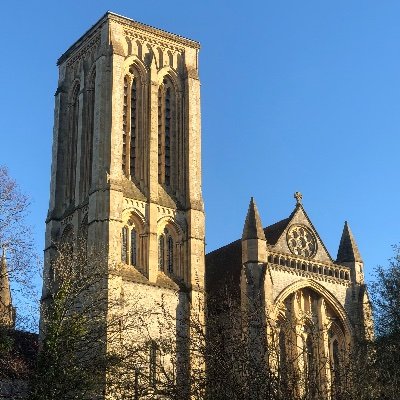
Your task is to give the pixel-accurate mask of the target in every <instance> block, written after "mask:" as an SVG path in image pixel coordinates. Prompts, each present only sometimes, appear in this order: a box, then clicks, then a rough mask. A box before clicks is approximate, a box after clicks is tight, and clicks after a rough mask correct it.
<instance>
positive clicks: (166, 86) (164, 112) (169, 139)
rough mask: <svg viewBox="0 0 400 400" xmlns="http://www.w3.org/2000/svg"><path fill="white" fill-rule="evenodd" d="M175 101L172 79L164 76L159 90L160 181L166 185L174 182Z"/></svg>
mask: <svg viewBox="0 0 400 400" xmlns="http://www.w3.org/2000/svg"><path fill="white" fill-rule="evenodd" d="M175 101H176V99H175V89H174V86H173V84H172V81H171V80H170V79H169V78H164V80H163V84H162V85H161V86H160V88H159V90H158V181H159V183H162V184H165V185H166V186H170V185H171V184H172V173H173V171H172V168H173V163H172V152H173V143H174V138H175V120H174V118H175Z"/></svg>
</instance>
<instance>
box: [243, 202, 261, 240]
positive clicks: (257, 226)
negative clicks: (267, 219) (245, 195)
mask: <svg viewBox="0 0 400 400" xmlns="http://www.w3.org/2000/svg"><path fill="white" fill-rule="evenodd" d="M248 239H261V240H265V234H264V230H263V228H262V223H261V218H260V215H259V213H258V209H257V206H256V203H255V201H254V198H253V197H252V198H251V199H250V204H249V209H248V211H247V216H246V221H245V223H244V228H243V235H242V240H248Z"/></svg>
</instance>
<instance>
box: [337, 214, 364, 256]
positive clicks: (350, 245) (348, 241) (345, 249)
mask: <svg viewBox="0 0 400 400" xmlns="http://www.w3.org/2000/svg"><path fill="white" fill-rule="evenodd" d="M336 261H337V262H355V261H357V262H362V258H361V255H360V252H359V250H358V247H357V243H356V241H355V239H354V236H353V233H352V232H351V230H350V226H349V224H348V223H347V221H345V223H344V227H343V233H342V237H341V239H340V244H339V250H338V254H337V259H336Z"/></svg>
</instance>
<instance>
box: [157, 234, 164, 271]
mask: <svg viewBox="0 0 400 400" xmlns="http://www.w3.org/2000/svg"><path fill="white" fill-rule="evenodd" d="M164 241H165V239H164V235H160V236H159V238H158V269H159V270H160V271H164V253H165V252H164Z"/></svg>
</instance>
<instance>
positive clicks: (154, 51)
mask: <svg viewBox="0 0 400 400" xmlns="http://www.w3.org/2000/svg"><path fill="white" fill-rule="evenodd" d="M199 48H200V46H199V43H198V42H195V41H192V40H189V39H186V38H183V37H181V36H178V35H175V34H171V33H168V32H165V31H162V30H160V29H156V28H153V27H150V26H147V25H144V24H141V23H138V22H135V21H133V20H130V19H128V18H125V17H122V16H119V15H116V14H114V13H111V12H107V13H106V14H105V15H104V16H103V17H102V18H101V19H100V20H99V21H98V22H97V23H96V24H95V25H94V26H93V27H92V28H90V29H89V30H88V31H87V32H86V33H85V34H84V35H83V36H82V37H81V38H80V39H78V40H77V41H76V42H75V43H74V44H73V45H72V46H71V47H70V48H69V49H68V50H67V51H66V52H65V53H64V54H63V55H62V56H61V57H60V58H59V60H58V68H59V81H58V88H57V91H56V94H55V113H54V138H53V152H52V172H51V186H50V204H49V211H48V216H47V220H46V251H45V271H44V278H45V279H46V277H48V275H49V267H50V261H51V259H52V257H53V256H52V246H53V243H55V242H58V241H60V240H69V241H73V242H75V241H77V240H78V238H81V237H84V238H85V240H86V244H87V248H88V249H90V248H93V247H95V246H100V247H102V248H103V249H105V252H106V255H105V257H106V259H107V263H108V264H109V265H111V264H112V263H117V264H120V266H121V269H120V271H121V272H120V274H118V276H114V277H113V281H112V286H113V287H114V288H115V287H116V288H117V289H119V290H120V291H121V293H123V294H124V296H125V297H129V296H130V294H131V293H143V294H145V295H146V297H147V302H148V304H151V301H152V300H154V302H156V301H159V300H160V298H161V297H163V298H164V299H166V301H167V302H168V303H169V305H170V306H171V308H172V309H174V307H175V308H176V307H178V302H182V299H185V300H184V301H187V302H188V304H189V303H190V302H193V301H194V299H195V298H200V297H201V295H202V293H203V288H204V211H203V199H202V191H201V155H200V154H201V153H200V151H201V149H200V140H201V138H200V136H201V131H200V129H201V128H200V82H199V77H198V53H199ZM110 286H111V283H110ZM176 293H178V296H177V295H176ZM194 293H195V294H196V296H194ZM197 294H199V295H198V296H197Z"/></svg>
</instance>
